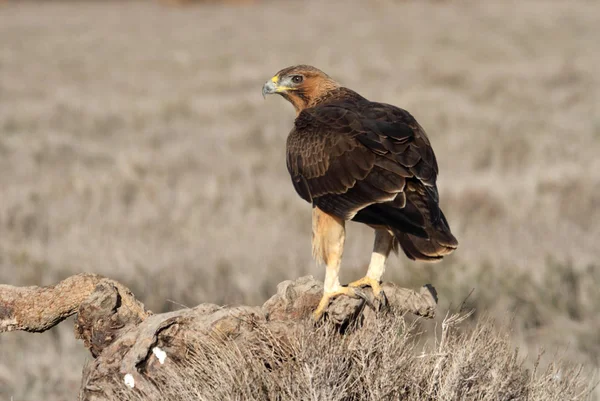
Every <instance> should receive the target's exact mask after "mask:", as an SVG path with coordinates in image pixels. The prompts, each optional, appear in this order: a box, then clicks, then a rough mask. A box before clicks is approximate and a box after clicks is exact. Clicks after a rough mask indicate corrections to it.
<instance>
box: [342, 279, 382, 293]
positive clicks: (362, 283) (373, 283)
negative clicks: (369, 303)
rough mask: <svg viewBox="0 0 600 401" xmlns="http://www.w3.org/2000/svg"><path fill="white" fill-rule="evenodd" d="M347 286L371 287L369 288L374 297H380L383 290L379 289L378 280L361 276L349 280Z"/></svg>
mask: <svg viewBox="0 0 600 401" xmlns="http://www.w3.org/2000/svg"><path fill="white" fill-rule="evenodd" d="M348 287H353V288H361V287H371V290H373V296H374V297H375V298H376V299H381V297H382V296H383V290H382V289H381V284H379V281H377V280H374V279H372V278H370V277H366V276H365V277H363V278H361V279H360V280H356V281H353V282H351V283H350V284H348Z"/></svg>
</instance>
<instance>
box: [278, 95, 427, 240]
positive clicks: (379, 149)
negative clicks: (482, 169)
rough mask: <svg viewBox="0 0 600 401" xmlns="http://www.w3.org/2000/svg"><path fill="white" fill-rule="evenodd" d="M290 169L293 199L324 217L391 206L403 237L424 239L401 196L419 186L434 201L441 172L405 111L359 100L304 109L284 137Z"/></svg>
mask: <svg viewBox="0 0 600 401" xmlns="http://www.w3.org/2000/svg"><path fill="white" fill-rule="evenodd" d="M287 167H288V171H289V172H290V175H291V177H292V182H293V183H294V187H295V189H296V191H297V192H298V194H299V195H300V196H301V197H302V198H303V199H305V200H306V201H308V202H311V203H313V204H314V205H315V206H318V207H319V208H321V209H322V210H323V211H325V212H327V213H330V214H333V215H336V216H338V217H341V218H344V219H352V218H354V217H355V216H356V215H357V213H359V212H360V211H361V210H364V209H365V208H367V207H369V206H370V205H375V204H389V205H390V206H392V207H393V208H395V209H399V210H398V211H394V212H393V213H391V215H393V216H392V218H393V219H394V220H397V221H398V224H399V225H400V226H401V227H402V228H403V230H404V231H406V232H410V233H413V234H414V235H417V236H420V237H426V236H427V234H426V232H425V220H426V219H425V218H424V217H423V216H422V214H421V213H419V211H418V210H413V209H414V206H413V205H407V204H406V196H405V195H404V194H403V191H404V188H405V185H406V182H407V180H416V181H417V182H422V183H423V185H426V186H430V187H431V190H432V191H433V192H434V193H436V194H437V189H436V188H435V180H436V176H437V168H438V167H437V162H436V160H435V156H434V154H433V151H432V150H431V147H430V144H429V140H428V138H427V136H426V135H425V132H424V131H423V129H422V128H421V127H420V126H419V125H418V123H417V122H416V121H415V119H414V118H413V117H412V116H411V115H410V114H409V113H408V112H406V111H404V110H402V109H399V108H397V107H394V106H391V105H387V104H381V103H374V102H369V101H366V100H364V99H362V100H356V99H352V100H347V101H338V102H331V103H328V104H326V105H323V106H318V107H314V108H310V109H305V110H304V111H302V112H301V113H300V115H299V116H298V118H297V119H296V122H295V126H294V129H293V130H292V132H291V133H290V135H289V137H288V141H287ZM436 202H437V199H436ZM366 214H369V215H374V214H377V213H373V212H372V210H371V211H370V212H365V213H363V216H362V217H363V218H364V219H365V220H369V219H368V218H366V217H365V216H364V215H366ZM357 220H359V221H360V218H359V219H357ZM376 220H377V219H376ZM365 222H367V223H369V222H368V221H365ZM388 223H389V222H388ZM369 224H375V223H369Z"/></svg>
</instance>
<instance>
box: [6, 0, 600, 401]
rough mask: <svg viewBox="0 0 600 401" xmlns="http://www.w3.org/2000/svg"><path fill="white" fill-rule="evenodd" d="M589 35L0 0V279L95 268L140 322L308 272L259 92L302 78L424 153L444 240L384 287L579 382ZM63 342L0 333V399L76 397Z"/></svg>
mask: <svg viewBox="0 0 600 401" xmlns="http://www.w3.org/2000/svg"><path fill="white" fill-rule="evenodd" d="M599 38H600V7H599V6H598V3H596V2H593V1H579V2H560V1H522V2H517V1H506V2H466V1H465V2H462V1H456V2H454V1H443V2H439V1H438V2H436V1H431V2H429V1H424V2H418V1H414V2H413V1H383V0H381V1H373V2H369V3H367V2H358V1H356V2H345V1H327V2H325V1H323V2H319V1H265V2H254V4H252V5H229V4H197V5H194V6H185V7H172V6H165V5H161V4H159V3H157V2H151V1H147V2H118V1H109V2H101V1H98V2H76V1H72V2H18V1H15V2H10V1H8V2H6V3H3V4H1V5H0V282H1V283H5V284H13V285H48V284H52V283H54V282H56V281H58V280H61V279H63V278H65V277H67V276H69V275H71V274H75V273H79V272H94V273H98V274H102V275H106V276H109V277H111V278H114V279H117V280H119V281H121V282H123V283H124V284H125V285H127V286H129V287H130V288H131V289H132V290H133V291H134V293H135V294H136V295H137V296H138V298H139V299H140V300H142V301H143V302H144V303H145V304H146V305H147V307H148V308H150V309H151V310H153V311H156V312H160V311H167V310H173V309H177V308H180V307H182V305H185V306H194V305H197V304H199V303H202V302H213V303H218V304H237V303H244V304H260V303H262V302H264V301H265V300H266V299H267V298H268V296H269V295H271V294H272V293H274V292H275V287H276V284H277V283H278V282H280V281H282V280H284V279H293V278H297V277H299V276H302V275H306V274H312V275H314V276H315V277H319V278H322V277H323V274H324V269H322V268H317V267H316V266H315V265H314V263H313V261H312V259H311V254H310V224H311V222H310V214H311V211H310V207H309V205H308V204H306V203H305V202H304V201H302V200H301V199H300V198H299V197H298V196H297V195H296V194H295V192H294V189H293V187H292V185H291V183H290V181H289V177H288V173H287V171H286V167H285V139H286V136H287V133H288V132H289V130H290V128H291V126H292V122H293V118H294V112H293V109H292V107H291V106H290V105H289V104H287V103H286V102H285V101H284V100H283V99H279V98H276V97H270V98H268V99H267V100H266V101H265V100H263V99H262V97H261V92H260V91H261V87H262V84H263V83H264V81H266V80H267V79H269V78H270V77H271V76H272V75H273V74H274V73H275V72H277V71H278V70H279V69H281V68H283V67H286V66H289V65H293V64H298V63H308V64H312V65H315V66H317V67H319V68H321V69H323V70H324V71H325V72H327V73H329V74H330V75H332V76H333V77H334V78H336V79H337V80H338V81H340V82H342V83H343V84H344V85H346V86H348V87H350V88H353V89H355V90H357V91H358V92H360V93H361V94H363V95H364V96H366V97H367V98H370V99H371V100H377V101H383V102H386V103H392V104H395V105H398V106H400V107H403V108H406V109H407V110H409V111H410V112H411V113H412V114H413V115H414V116H415V117H416V118H417V119H418V120H419V122H420V123H421V124H422V125H423V126H424V127H425V129H426V130H427V132H428V133H429V136H430V138H431V141H432V143H433V146H434V149H435V151H436V154H437V156H438V161H439V165H440V171H441V174H440V177H439V187H440V193H441V199H442V204H443V206H444V211H445V213H446V216H447V217H448V220H449V222H450V224H451V227H452V229H453V231H454V232H455V234H456V236H457V237H458V239H459V241H460V242H461V245H460V248H459V250H458V251H457V252H456V253H455V254H454V255H452V256H451V257H449V258H447V259H445V260H444V261H443V262H442V263H440V264H436V265H422V264H417V263H413V262H409V261H408V260H407V259H406V258H404V256H402V257H400V258H392V259H391V260H390V262H389V264H388V271H387V273H386V276H385V279H386V280H391V281H394V282H396V283H398V284H401V285H403V286H408V287H413V288H418V287H420V286H421V285H423V284H425V283H432V284H433V285H434V286H435V287H436V288H437V290H438V292H439V296H440V312H439V315H440V319H441V318H442V317H443V316H444V314H445V312H446V311H448V310H452V311H456V310H458V309H460V308H463V309H471V308H475V309H476V313H475V315H474V317H473V318H472V319H473V320H477V319H478V318H480V317H481V316H482V315H485V316H491V317H493V318H495V319H498V320H502V321H506V320H512V327H513V331H512V338H513V343H514V344H515V347H517V346H518V347H519V348H520V351H521V352H522V353H523V354H525V355H529V356H530V357H531V358H532V359H535V357H536V356H537V354H538V352H539V350H540V349H541V348H543V349H545V354H544V357H543V361H546V362H547V361H549V360H552V359H555V358H560V359H562V360H564V361H566V362H568V363H576V364H579V363H580V364H583V365H584V366H585V368H586V371H587V372H589V373H591V374H593V373H594V372H595V371H596V369H597V368H598V366H599V365H600V336H599V334H598V333H599V332H600V292H599V291H598V288H599V286H600V264H599V263H600V262H599V257H600V245H599V242H600V157H599V156H598V153H599V152H600V74H598V71H599V70H598V65H600V52H599V51H598V40H599ZM346 244H347V245H346V252H345V256H344V261H343V265H342V281H344V282H349V281H351V280H354V279H356V278H359V277H361V275H362V274H363V273H364V271H365V269H366V266H367V264H368V260H369V255H370V251H371V246H372V231H371V230H370V229H368V228H363V227H361V226H359V225H354V224H351V225H350V227H349V232H348V236H347V242H346ZM438 321H439V320H438ZM430 330H431V332H433V331H435V325H431V327H430ZM72 331H73V330H72V326H71V325H70V323H69V322H65V323H63V324H61V325H60V326H59V327H58V328H55V329H53V330H52V331H51V332H49V333H45V334H37V335H34V334H24V333H10V334H6V335H2V336H0V400H8V399H11V398H10V397H13V399H14V400H15V401H18V400H38V399H44V400H52V401H53V400H67V399H74V398H75V397H76V394H77V391H78V388H79V385H80V382H79V381H80V374H81V367H82V366H83V364H84V362H85V360H86V358H87V355H86V351H85V350H84V348H83V347H82V346H81V344H78V343H77V342H76V341H75V340H74V338H73V333H72ZM596 394H597V395H600V392H598V391H596ZM599 398H600V397H599Z"/></svg>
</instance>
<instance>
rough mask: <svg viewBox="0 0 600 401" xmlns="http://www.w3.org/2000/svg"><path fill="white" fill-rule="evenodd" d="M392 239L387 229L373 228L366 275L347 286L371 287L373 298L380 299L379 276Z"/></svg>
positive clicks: (383, 268)
mask: <svg viewBox="0 0 600 401" xmlns="http://www.w3.org/2000/svg"><path fill="white" fill-rule="evenodd" d="M393 241H394V237H393V236H392V234H391V233H390V232H389V231H388V230H387V229H384V228H377V229H375V244H374V245H373V254H372V255H371V263H369V269H368V270H367V275H366V276H365V277H363V278H361V279H360V280H356V281H354V282H352V283H350V284H348V287H354V288H358V287H371V290H373V295H374V296H375V298H376V299H379V300H381V298H382V290H381V276H383V273H384V272H385V262H386V260H387V258H388V256H389V255H390V251H391V250H392V244H393Z"/></svg>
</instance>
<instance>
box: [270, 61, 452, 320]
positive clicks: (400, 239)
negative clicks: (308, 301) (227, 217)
mask: <svg viewBox="0 0 600 401" xmlns="http://www.w3.org/2000/svg"><path fill="white" fill-rule="evenodd" d="M262 93H263V96H266V95H268V94H278V95H281V96H283V97H284V98H285V99H286V100H288V101H289V102H290V103H292V105H293V106H294V108H295V109H296V120H295V121H294V127H293V128H292V130H291V132H290V134H289V136H288V138H287V149H286V151H287V158H286V161H287V169H288V171H289V173H290V176H291V179H292V183H293V185H294V188H295V189H296V192H297V193H298V195H300V197H301V198H302V199H304V200H305V201H307V202H309V203H311V204H312V208H313V213H312V250H313V256H314V258H315V259H316V260H317V263H320V264H323V263H324V264H325V265H326V271H325V281H324V291H323V298H322V299H321V302H320V303H319V305H318V307H317V309H316V310H315V311H314V318H315V319H316V320H319V319H320V318H321V317H322V315H323V313H324V312H325V310H326V309H327V307H328V305H329V302H330V300H331V299H333V298H334V297H336V296H338V295H341V294H345V295H348V296H351V297H358V296H359V295H360V290H357V289H358V288H360V287H371V289H372V291H373V294H374V296H375V297H376V298H377V299H380V300H381V299H382V296H383V293H382V292H381V276H382V275H383V273H384V270H385V263H386V260H387V258H388V256H389V254H390V251H391V250H397V249H398V248H401V249H402V250H403V251H404V253H405V254H406V256H407V257H408V258H410V259H412V260H421V261H427V262H435V261H439V260H440V259H442V258H443V257H444V256H446V255H448V254H450V253H452V251H454V250H455V249H456V248H457V246H458V241H457V240H456V238H455V237H454V236H453V235H452V233H451V231H450V227H449V225H448V221H447V220H446V217H445V216H444V214H443V213H442V211H441V209H440V207H439V203H438V202H439V195H438V189H437V186H436V179H437V174H438V165H437V161H436V158H435V155H434V153H433V149H432V148H431V144H430V142H429V139H428V138H427V135H426V134H425V131H424V130H423V128H422V127H421V126H420V125H419V123H418V122H417V121H416V120H415V118H414V117H413V116H412V115H411V114H410V113H409V112H408V111H406V110H403V109H401V108H398V107H396V106H392V105H389V104H385V103H377V102H372V101H369V100H367V99H365V98H364V97H362V96H361V95H359V94H358V93H356V92H355V91H353V90H351V89H348V88H345V87H343V86H341V85H340V84H339V83H337V82H336V81H335V80H333V79H332V78H331V77H329V76H328V75H327V74H325V73H324V72H322V71H321V70H319V69H317V68H315V67H312V66H309V65H297V66H292V67H288V68H285V69H283V70H281V71H279V72H278V73H277V74H275V76H273V78H271V79H270V80H268V81H267V82H266V83H265V84H264V86H263V88H262ZM348 220H352V221H356V222H359V223H363V224H367V225H369V226H371V227H372V228H373V229H374V230H375V244H374V247H373V253H372V255H371V261H370V264H369V267H368V270H367V273H366V275H365V277H363V278H362V279H360V280H358V281H355V282H352V283H350V284H348V285H347V286H342V285H340V281H339V270H340V264H341V258H342V253H343V250H344V239H345V222H346V221H348Z"/></svg>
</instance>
